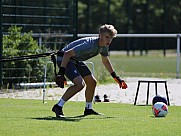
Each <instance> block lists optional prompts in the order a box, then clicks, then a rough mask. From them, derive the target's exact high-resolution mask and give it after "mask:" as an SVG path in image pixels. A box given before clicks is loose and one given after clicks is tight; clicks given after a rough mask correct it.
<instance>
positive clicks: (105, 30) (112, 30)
mask: <svg viewBox="0 0 181 136" xmlns="http://www.w3.org/2000/svg"><path fill="white" fill-rule="evenodd" d="M104 33H108V34H109V35H110V36H111V37H116V34H117V30H116V29H115V28H114V26H113V25H108V24H105V25H102V26H101V27H100V28H99V34H104Z"/></svg>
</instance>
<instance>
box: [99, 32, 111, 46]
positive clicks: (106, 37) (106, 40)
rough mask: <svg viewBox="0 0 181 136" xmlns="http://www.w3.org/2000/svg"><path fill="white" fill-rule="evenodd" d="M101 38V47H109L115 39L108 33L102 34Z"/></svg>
mask: <svg viewBox="0 0 181 136" xmlns="http://www.w3.org/2000/svg"><path fill="white" fill-rule="evenodd" d="M99 38H100V42H99V45H100V46H109V45H110V44H111V42H112V39H113V37H111V36H110V34H108V33H104V34H100V35H99Z"/></svg>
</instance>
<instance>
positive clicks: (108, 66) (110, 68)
mask: <svg viewBox="0 0 181 136" xmlns="http://www.w3.org/2000/svg"><path fill="white" fill-rule="evenodd" d="M102 63H103V64H104V66H105V67H106V69H107V70H108V71H109V73H110V74H111V76H112V77H113V78H114V80H115V81H116V82H117V83H118V84H119V86H120V88H122V89H126V88H127V87H128V86H127V84H126V83H125V82H124V80H121V78H120V77H119V76H118V75H116V73H115V71H114V69H113V66H112V64H111V62H110V60H109V58H108V57H104V56H102Z"/></svg>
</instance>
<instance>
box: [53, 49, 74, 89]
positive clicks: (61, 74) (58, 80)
mask: <svg viewBox="0 0 181 136" xmlns="http://www.w3.org/2000/svg"><path fill="white" fill-rule="evenodd" d="M72 56H75V53H74V51H73V50H69V51H66V52H64V55H63V59H62V63H61V66H60V69H59V72H58V74H57V76H56V84H57V85H58V86H59V87H61V88H64V84H66V78H65V76H64V74H65V72H66V66H67V64H68V62H69V60H70V58H71V57H72Z"/></svg>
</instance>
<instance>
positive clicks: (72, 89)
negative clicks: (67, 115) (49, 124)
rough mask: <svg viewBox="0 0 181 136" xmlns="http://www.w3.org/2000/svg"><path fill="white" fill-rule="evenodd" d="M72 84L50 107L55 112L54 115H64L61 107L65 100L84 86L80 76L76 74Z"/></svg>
mask: <svg viewBox="0 0 181 136" xmlns="http://www.w3.org/2000/svg"><path fill="white" fill-rule="evenodd" d="M73 83H74V85H73V86H70V87H69V88H68V89H67V90H66V92H65V93H64V94H63V96H62V98H61V99H60V100H59V102H58V103H57V104H55V105H54V106H53V108H52V111H53V112H55V114H56V117H59V118H60V117H64V114H63V111H62V108H63V106H64V104H65V102H66V101H68V100H69V99H70V98H71V97H73V96H74V95H75V94H76V93H78V92H79V91H81V90H82V89H83V88H84V85H85V83H84V81H83V79H82V77H81V76H78V77H76V78H74V79H73Z"/></svg>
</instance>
